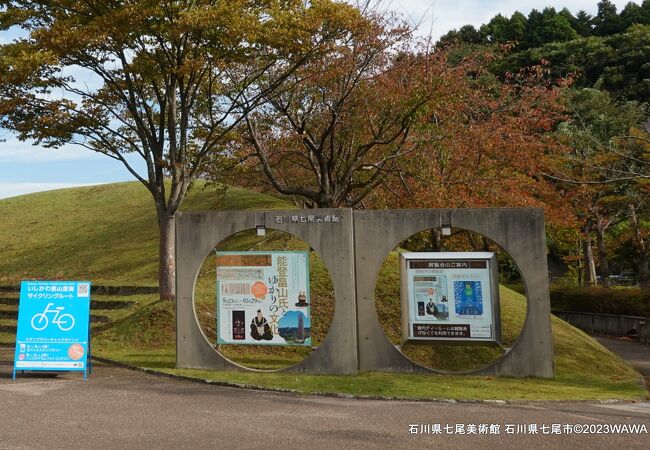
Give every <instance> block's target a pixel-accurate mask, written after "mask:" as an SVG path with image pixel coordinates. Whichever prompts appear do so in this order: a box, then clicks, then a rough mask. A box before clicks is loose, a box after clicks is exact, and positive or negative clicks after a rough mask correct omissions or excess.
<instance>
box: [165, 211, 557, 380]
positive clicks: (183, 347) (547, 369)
mask: <svg viewBox="0 0 650 450" xmlns="http://www.w3.org/2000/svg"><path fill="white" fill-rule="evenodd" d="M310 216H311V218H312V219H313V217H314V216H316V220H314V221H312V222H310V221H309V220H308V218H309V217H310ZM325 216H328V217H329V216H336V217H338V218H340V220H338V221H336V222H334V221H329V222H325V221H323V220H321V221H318V217H320V218H321V219H322V218H323V217H325ZM292 217H299V218H300V220H299V221H293V220H292V219H291V218H292ZM303 219H304V220H303ZM258 225H265V226H266V227H267V228H274V229H278V230H282V231H286V232H289V233H291V234H294V235H296V236H298V237H299V238H301V239H303V240H304V241H305V242H307V243H308V244H309V245H310V246H311V247H312V248H313V249H314V250H316V251H317V252H318V253H319V254H320V256H321V258H322V259H323V262H324V263H325V265H326V267H327V268H328V270H329V272H330V275H331V276H332V280H333V282H334V295H335V299H336V300H335V310H334V318H333V321H332V325H331V327H330V330H329V332H328V333H327V336H326V338H325V340H324V342H323V343H322V344H321V345H320V347H318V349H316V350H315V351H314V352H313V353H312V354H311V355H310V356H308V357H307V358H305V359H304V360H303V361H302V362H301V363H299V364H297V365H296V366H292V367H290V368H287V369H283V370H285V371H309V372H316V373H355V372H357V371H358V370H362V371H393V372H432V371H431V370H430V369H427V368H424V367H421V366H419V365H417V364H414V363H413V362H411V361H410V360H409V359H408V358H406V357H405V356H404V355H403V354H402V353H401V352H399V350H397V349H396V348H395V347H394V346H393V345H392V344H391V343H390V341H389V340H388V338H387V337H386V336H385V334H384V332H383V330H382V328H381V325H380V324H379V320H378V318H377V311H376V308H375V297H374V291H375V284H376V281H377V275H378V273H379V269H380V267H381V265H382V263H383V261H384V259H385V258H386V256H387V255H388V254H389V252H391V251H392V250H393V248H394V247H395V246H397V245H398V244H399V243H400V242H401V241H403V240H404V239H406V238H408V237H409V236H411V235H413V234H415V233H417V232H420V231H423V230H427V229H430V228H435V227H441V226H451V227H455V228H462V229H466V230H470V231H474V232H477V233H480V234H482V235H484V236H486V237H488V238H489V239H491V240H492V241H494V242H496V243H497V244H498V245H500V246H501V247H502V248H503V249H504V250H505V251H506V252H508V253H509V254H510V255H511V256H512V258H513V260H514V262H515V264H516V265H517V267H518V268H519V270H520V271H521V274H522V276H523V278H524V283H525V285H526V289H527V292H528V296H527V301H528V314H527V317H526V322H525V325H524V329H523V330H522V333H521V335H520V337H519V339H518V340H517V342H516V343H515V344H514V345H513V347H512V348H511V349H510V350H509V351H507V352H506V354H505V355H504V356H503V357H502V358H501V359H499V360H498V361H496V362H495V363H494V364H492V365H490V366H488V367H486V368H484V369H482V370H480V371H478V372H472V373H482V374H490V375H508V376H517V377H527V376H536V377H553V341H552V335H551V323H550V302H549V289H548V270H547V263H546V254H545V248H546V247H545V241H544V240H545V237H544V219H543V213H542V211H541V210H539V209H429V210H382V211H354V213H353V211H352V210H350V209H319V210H302V211H301V210H289V211H265V212H264V211H258V212H249V211H233V212H185V213H179V214H178V215H177V219H176V261H177V276H176V278H177V280H176V289H177V366H178V367H184V368H204V369H219V370H249V369H246V368H243V367H241V366H239V365H237V364H235V363H233V362H231V361H229V360H228V359H227V358H225V357H223V356H222V355H221V354H219V353H218V352H217V351H216V350H215V348H214V347H213V346H212V345H211V343H210V342H208V340H207V339H206V337H205V335H204V334H203V332H202V331H201V329H200V327H199V325H198V322H197V319H196V314H195V311H194V301H193V296H194V285H195V282H196V278H197V276H198V272H199V270H200V268H201V264H202V263H203V261H204V259H205V258H206V256H207V255H208V254H209V252H210V251H212V249H213V248H214V247H215V246H216V245H217V244H218V243H219V242H221V241H222V240H223V239H225V238H226V237H228V236H230V235H231V234H234V233H237V232H239V231H243V230H247V229H254V228H255V227H256V226H258Z"/></svg>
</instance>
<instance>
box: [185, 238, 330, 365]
mask: <svg viewBox="0 0 650 450" xmlns="http://www.w3.org/2000/svg"><path fill="white" fill-rule="evenodd" d="M194 306H195V311H196V316H197V319H198V323H199V327H200V328H201V330H202V331H203V334H204V335H205V336H206V337H207V339H208V341H209V342H210V343H211V344H212V346H213V347H215V348H216V350H217V351H218V352H219V353H220V354H221V355H223V356H224V357H226V358H228V359H229V360H231V361H233V362H234V363H237V364H239V365H242V366H244V367H247V368H250V369H258V370H278V369H283V368H285V367H290V366H293V365H295V364H298V363H299V362H300V361H302V360H303V359H304V358H305V357H307V356H308V355H309V354H311V353H312V351H314V350H315V349H316V348H317V347H318V346H319V345H321V344H322V343H323V341H324V340H325V336H326V335H327V331H328V330H329V327H330V324H331V322H332V318H333V316H334V288H333V283H332V279H331V277H330V274H329V271H328V270H327V268H326V267H325V264H324V263H323V261H322V259H321V257H320V255H318V253H317V252H316V251H315V250H313V249H311V248H310V247H309V244H307V243H306V242H304V241H303V240H301V239H300V238H298V237H296V236H294V235H292V234H290V233H286V232H284V231H279V230H274V229H269V228H266V229H265V230H256V229H251V230H245V231H242V232H239V233H236V234H233V235H231V236H229V237H227V238H226V239H224V240H223V241H221V242H220V243H219V244H218V245H217V246H216V247H215V248H214V249H213V251H212V252H210V254H209V255H208V256H207V257H206V259H205V260H204V261H203V265H202V266H201V270H200V272H199V276H198V278H197V281H196V285H195V289H194Z"/></svg>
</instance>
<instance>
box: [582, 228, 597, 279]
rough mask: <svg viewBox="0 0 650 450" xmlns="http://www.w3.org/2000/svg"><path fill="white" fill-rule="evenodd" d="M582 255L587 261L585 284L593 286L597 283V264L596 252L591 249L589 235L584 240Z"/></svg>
mask: <svg viewBox="0 0 650 450" xmlns="http://www.w3.org/2000/svg"><path fill="white" fill-rule="evenodd" d="M582 255H583V258H584V262H585V284H586V285H588V286H593V285H595V284H596V264H595V263H594V254H593V252H592V250H591V240H590V239H589V237H586V238H583V240H582Z"/></svg>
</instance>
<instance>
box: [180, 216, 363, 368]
mask: <svg viewBox="0 0 650 450" xmlns="http://www.w3.org/2000/svg"><path fill="white" fill-rule="evenodd" d="M296 215H298V216H299V218H300V219H302V218H303V217H304V218H305V220H307V217H308V215H316V216H317V217H319V218H323V217H325V216H333V215H335V216H336V217H338V218H340V219H339V221H338V222H327V223H326V222H319V223H316V222H314V223H302V222H298V223H294V222H292V221H291V217H292V216H296ZM278 217H282V218H283V221H282V222H281V223H278ZM257 225H264V226H266V227H267V228H273V229H277V230H282V231H286V232H288V233H291V234H293V235H295V236H298V237H299V238H301V239H302V240H304V241H305V242H307V243H309V245H310V246H311V247H312V248H313V249H314V250H316V251H317V252H318V253H319V255H320V256H321V258H322V259H323V262H324V264H325V266H326V267H327V269H328V270H329V272H330V275H331V277H332V280H333V282H334V296H335V298H336V301H335V305H334V318H333V319H332V324H331V326H330V329H329V332H328V333H327V336H326V337H325V340H324V342H323V343H322V344H321V345H320V346H319V347H318V348H317V349H316V350H315V351H314V352H312V354H311V355H309V356H308V357H307V358H305V359H304V360H303V361H302V362H300V363H299V364H297V365H295V366H292V367H289V368H287V369H283V370H284V371H298V372H303V371H304V372H306V371H308V372H312V373H356V372H357V369H358V363H357V360H358V358H357V333H356V321H355V317H356V304H355V296H354V259H353V248H352V235H353V234H352V227H353V223H352V211H351V210H349V209H333V210H328V209H319V210H317V211H314V210H310V211H296V210H291V211H267V212H250V211H233V212H184V213H178V214H177V217H176V293H177V294H176V302H177V307H176V308H177V312H176V330H177V331H176V333H177V337H176V365H177V367H183V368H201V369H218V370H250V369H247V368H244V367H241V366H239V365H237V364H235V363H233V362H232V361H230V360H228V359H227V358H225V357H224V356H222V355H221V354H220V353H219V352H217V350H216V349H215V348H214V347H213V346H212V344H211V343H210V342H208V340H207V338H206V337H205V335H204V334H203V332H202V331H201V329H200V327H199V324H198V322H197V319H196V315H195V311H194V301H193V298H194V284H195V282H196V278H197V276H198V272H199V270H200V268H201V265H202V264H203V261H204V260H205V258H206V257H207V255H208V254H209V253H210V252H211V251H212V249H213V248H214V247H215V246H216V245H217V244H219V242H221V241H222V240H224V239H225V238H227V237H228V236H230V235H232V234H235V233H237V232H240V231H244V230H248V229H254V228H255V227H256V226H257Z"/></svg>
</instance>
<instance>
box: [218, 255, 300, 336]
mask: <svg viewBox="0 0 650 450" xmlns="http://www.w3.org/2000/svg"><path fill="white" fill-rule="evenodd" d="M216 272H217V344H256V345H260V344H261V345H298V346H311V320H310V306H311V299H310V296H309V254H308V252H302V251H286V252H217V270H216Z"/></svg>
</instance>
